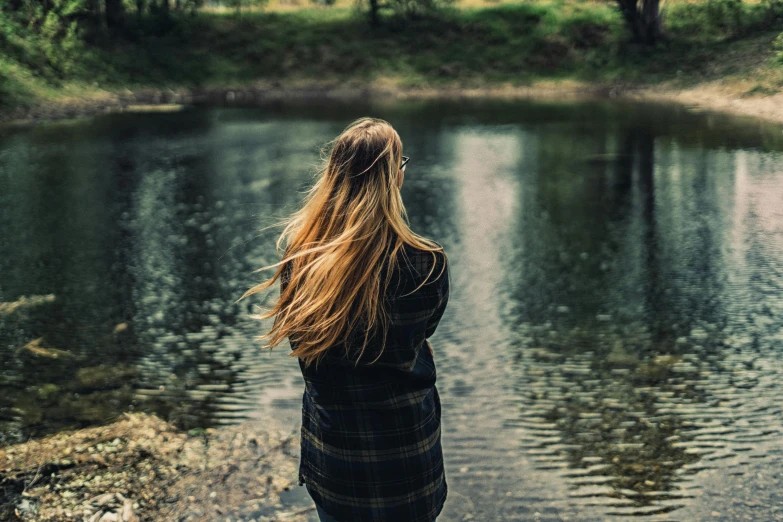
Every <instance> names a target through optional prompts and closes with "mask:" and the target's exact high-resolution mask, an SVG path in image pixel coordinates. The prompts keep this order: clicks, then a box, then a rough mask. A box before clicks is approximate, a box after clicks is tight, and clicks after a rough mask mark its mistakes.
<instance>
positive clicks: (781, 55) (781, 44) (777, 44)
mask: <svg viewBox="0 0 783 522" xmlns="http://www.w3.org/2000/svg"><path fill="white" fill-rule="evenodd" d="M772 49H773V50H774V51H775V58H776V60H777V61H778V63H779V64H781V65H783V33H780V34H779V35H778V37H777V38H775V41H774V42H772Z"/></svg>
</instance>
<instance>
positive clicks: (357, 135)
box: [240, 118, 442, 365]
mask: <svg viewBox="0 0 783 522" xmlns="http://www.w3.org/2000/svg"><path fill="white" fill-rule="evenodd" d="M329 144H331V150H329V152H328V154H327V155H326V156H325V157H324V159H323V165H322V168H321V169H320V171H319V173H318V176H317V178H316V181H315V183H314V184H313V186H312V188H311V189H310V190H309V191H308V193H307V195H306V197H305V200H304V204H303V205H302V208H301V209H300V210H298V211H297V212H295V213H294V214H293V215H292V216H290V217H289V218H288V219H286V220H285V221H284V222H283V224H284V225H285V228H284V230H283V232H282V234H281V235H280V238H279V239H278V242H277V246H278V249H280V246H281V244H282V243H284V242H285V243H287V248H286V249H285V254H284V256H283V259H282V260H281V261H280V262H279V263H277V264H275V265H272V266H270V267H263V268H260V269H259V271H260V270H265V269H268V268H273V267H275V266H277V267H278V269H277V271H276V273H275V275H274V276H273V277H272V278H271V279H269V280H267V281H265V282H263V283H260V284H258V285H256V286H254V287H253V288H251V289H250V290H248V291H247V292H246V293H245V294H244V295H243V296H242V297H241V298H240V300H241V299H244V298H245V297H247V296H248V295H252V294H254V293H257V292H259V291H261V290H263V289H265V288H268V287H269V286H271V285H272V284H273V283H274V281H275V280H276V279H277V278H278V277H281V283H286V284H285V285H283V286H281V292H280V297H279V299H278V300H277V302H276V303H275V305H274V307H273V308H271V309H270V310H268V311H267V312H265V313H264V314H262V315H257V316H251V317H253V318H255V319H259V320H262V319H265V318H267V317H271V316H274V317H275V320H274V324H273V326H272V328H271V331H270V332H269V333H268V334H266V335H263V336H260V337H257V338H256V339H266V338H270V340H269V341H268V343H267V344H266V346H265V347H270V348H271V347H272V346H275V345H276V344H278V343H279V342H280V341H282V340H283V339H284V338H286V337H288V338H289V339H290V340H291V343H292V346H293V345H294V344H295V345H296V348H295V349H294V350H293V351H292V353H291V354H290V355H291V356H294V357H299V358H301V359H302V360H303V361H304V362H305V364H307V365H309V364H310V363H311V362H313V361H316V363H317V362H318V361H319V360H320V359H321V358H322V357H323V356H324V355H325V352H326V351H327V350H328V349H329V348H330V347H332V346H334V345H337V344H340V343H343V345H344V346H345V350H346V354H347V353H348V351H349V348H348V346H347V345H346V344H345V343H347V341H348V338H349V336H350V333H351V331H352V330H354V329H355V328H361V331H362V332H364V342H363V344H362V348H361V351H360V357H361V353H363V352H364V349H365V347H366V345H367V341H368V339H370V338H371V336H372V335H373V332H374V331H375V329H376V328H381V329H382V330H383V331H384V332H385V331H386V328H387V326H388V324H387V321H388V315H387V312H386V310H385V309H384V299H383V296H384V295H385V294H386V290H387V287H388V284H389V281H390V280H391V275H392V273H393V271H394V269H395V268H396V265H397V260H398V255H397V254H398V252H399V251H400V249H402V247H403V245H406V244H407V245H410V246H412V247H415V248H418V249H420V250H425V251H429V252H433V257H434V256H435V254H434V252H436V251H441V250H442V249H441V248H440V246H438V244H437V243H434V242H432V241H430V240H428V239H426V238H424V237H421V236H419V235H417V234H415V233H414V232H413V231H411V230H410V227H409V222H408V216H407V213H406V211H405V207H404V205H403V202H402V197H401V194H400V189H399V188H398V184H397V179H398V175H399V172H398V171H399V165H400V163H401V159H402V140H400V137H399V135H398V134H397V132H396V131H395V130H394V128H393V127H392V126H391V125H390V124H389V123H387V122H386V121H384V120H381V119H377V118H360V119H358V120H356V121H354V122H353V123H351V124H350V125H348V127H346V128H345V130H344V131H343V132H342V133H341V134H340V135H339V136H338V137H337V138H336V139H334V140H332V141H331V142H329ZM286 239H287V241H286ZM433 266H434V263H433ZM436 276H437V274H436ZM422 284H424V283H422ZM384 337H385V333H384ZM357 362H358V360H357Z"/></svg>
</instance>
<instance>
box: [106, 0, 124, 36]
mask: <svg viewBox="0 0 783 522" xmlns="http://www.w3.org/2000/svg"><path fill="white" fill-rule="evenodd" d="M124 19H125V11H124V8H123V5H122V0H106V26H107V27H108V28H109V30H113V29H117V28H118V27H122V24H123V22H124Z"/></svg>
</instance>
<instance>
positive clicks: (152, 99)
mask: <svg viewBox="0 0 783 522" xmlns="http://www.w3.org/2000/svg"><path fill="white" fill-rule="evenodd" d="M481 98H486V99H504V100H531V101H536V100H541V101H547V100H548V101H597V100H607V99H618V100H634V101H642V102H644V101H647V102H662V103H676V104H679V105H685V106H687V107H690V108H694V109H696V110H708V111H714V112H722V113H727V114H733V115H737V116H749V117H753V118H758V119H761V120H765V121H770V122H775V123H783V93H779V94H774V95H762V96H753V97H744V96H740V95H738V94H736V93H733V92H731V90H730V89H728V88H726V87H721V86H717V85H713V84H700V85H696V86H693V87H689V88H677V87H670V86H660V85H658V86H656V85H635V84H622V83H586V82H572V81H571V82H536V83H533V84H531V85H526V86H515V85H508V84H501V85H495V86H485V87H478V88H466V87H461V86H445V87H398V86H389V85H382V84H378V83H377V82H376V83H369V84H366V85H364V86H361V85H356V84H347V85H334V84H328V83H323V82H318V81H307V82H294V83H291V84H287V85H283V84H282V83H281V82H279V81H275V82H271V83H269V84H261V83H259V82H255V83H253V84H250V85H236V86H221V87H210V88H176V89H168V88H166V89H156V88H143V89H138V90H130V89H125V90H123V91H117V92H111V91H95V92H91V93H89V94H88V95H86V96H83V97H66V96H63V97H62V98H57V99H54V100H46V101H40V102H39V103H37V104H36V105H34V106H31V107H26V108H17V109H15V110H11V111H8V112H6V113H2V112H0V125H23V126H24V125H31V124H32V125H35V124H38V123H43V122H47V121H55V120H62V119H69V118H78V117H82V116H91V115H96V114H102V113H108V112H127V111H143V110H176V108H177V106H181V105H192V104H197V105H201V104H206V105H215V104H242V105H253V104H263V103H265V102H278V101H285V100H288V101H319V100H324V101H327V100H343V101H351V100H363V101H366V100H368V99H372V100H373V101H383V100H388V101H397V100H404V99H443V100H459V99H481Z"/></svg>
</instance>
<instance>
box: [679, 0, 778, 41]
mask: <svg viewBox="0 0 783 522" xmlns="http://www.w3.org/2000/svg"><path fill="white" fill-rule="evenodd" d="M666 19H667V29H668V30H669V32H670V33H671V36H673V37H674V38H676V39H681V40H685V41H694V40H696V41H701V42H705V41H717V40H725V39H731V38H738V37H742V36H745V35H749V34H752V33H753V32H754V31H759V30H767V29H769V28H770V27H772V26H774V25H775V24H779V23H780V21H783V0H761V2H759V3H748V4H746V3H744V2H743V1H742V0H707V1H705V2H699V3H678V4H673V5H671V6H670V7H669V8H668V13H667V17H666Z"/></svg>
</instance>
